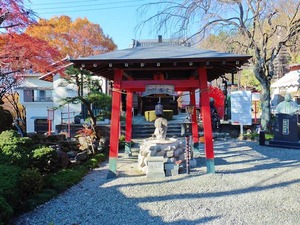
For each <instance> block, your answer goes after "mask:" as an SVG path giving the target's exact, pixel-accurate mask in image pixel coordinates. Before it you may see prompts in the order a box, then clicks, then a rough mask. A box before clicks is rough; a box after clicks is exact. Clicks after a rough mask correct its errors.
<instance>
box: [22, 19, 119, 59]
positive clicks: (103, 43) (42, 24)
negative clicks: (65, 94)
mask: <svg viewBox="0 0 300 225" xmlns="http://www.w3.org/2000/svg"><path fill="white" fill-rule="evenodd" d="M26 33H27V34H28V35H30V36H32V37H36V38H40V39H42V40H44V41H46V42H48V43H49V44H50V45H51V46H52V47H54V48H56V49H58V50H59V52H60V53H61V54H62V55H63V56H66V55H69V56H71V57H73V58H77V57H79V56H89V55H96V54H101V53H105V52H109V51H112V50H114V49H116V45H115V44H114V42H113V41H112V39H111V38H110V37H109V36H107V35H105V34H104V33H103V30H102V28H101V27H100V26H99V25H98V24H93V23H91V22H89V21H88V19H87V18H77V19H76V20H75V21H72V20H71V18H70V17H68V16H60V17H53V18H51V19H49V20H46V19H40V20H39V21H38V23H37V24H33V25H31V26H29V27H28V28H27V29H26Z"/></svg>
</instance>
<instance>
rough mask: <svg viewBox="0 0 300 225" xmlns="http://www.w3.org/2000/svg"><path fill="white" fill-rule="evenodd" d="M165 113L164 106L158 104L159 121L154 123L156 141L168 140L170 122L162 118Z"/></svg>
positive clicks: (156, 107) (157, 114)
mask: <svg viewBox="0 0 300 225" xmlns="http://www.w3.org/2000/svg"><path fill="white" fill-rule="evenodd" d="M163 112H164V109H163V106H162V104H161V103H160V102H158V103H157V105H156V106H155V115H156V118H157V119H156V120H155V122H154V126H155V131H154V136H155V137H156V139H166V136H167V130H168V121H167V120H166V119H165V118H163V117H162V115H163Z"/></svg>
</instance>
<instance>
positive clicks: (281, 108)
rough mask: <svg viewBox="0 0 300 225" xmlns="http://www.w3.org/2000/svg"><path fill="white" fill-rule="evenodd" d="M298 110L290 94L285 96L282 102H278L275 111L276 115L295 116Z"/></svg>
mask: <svg viewBox="0 0 300 225" xmlns="http://www.w3.org/2000/svg"><path fill="white" fill-rule="evenodd" d="M298 110H299V106H298V104H297V103H296V102H295V101H293V100H292V96H291V95H290V94H286V95H285V97H284V101H283V102H280V103H279V104H278V105H277V107H276V109H275V111H276V113H282V114H295V113H296V112H297V111H298Z"/></svg>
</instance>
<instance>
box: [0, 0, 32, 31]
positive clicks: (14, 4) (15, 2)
mask: <svg viewBox="0 0 300 225" xmlns="http://www.w3.org/2000/svg"><path fill="white" fill-rule="evenodd" d="M25 2H30V1H29V0H28V1H27V0H25V1H24V0H1V5H0V28H2V29H3V28H4V29H6V30H8V31H16V30H20V29H22V28H24V27H26V26H27V25H29V24H30V23H32V22H34V21H35V20H34V17H35V14H34V12H33V11H32V10H30V9H28V8H26V7H25Z"/></svg>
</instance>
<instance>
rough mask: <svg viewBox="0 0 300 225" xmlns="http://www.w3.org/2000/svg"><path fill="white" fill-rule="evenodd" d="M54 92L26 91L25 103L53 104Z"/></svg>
mask: <svg viewBox="0 0 300 225" xmlns="http://www.w3.org/2000/svg"><path fill="white" fill-rule="evenodd" d="M52 101H53V98H52V90H24V102H52Z"/></svg>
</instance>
